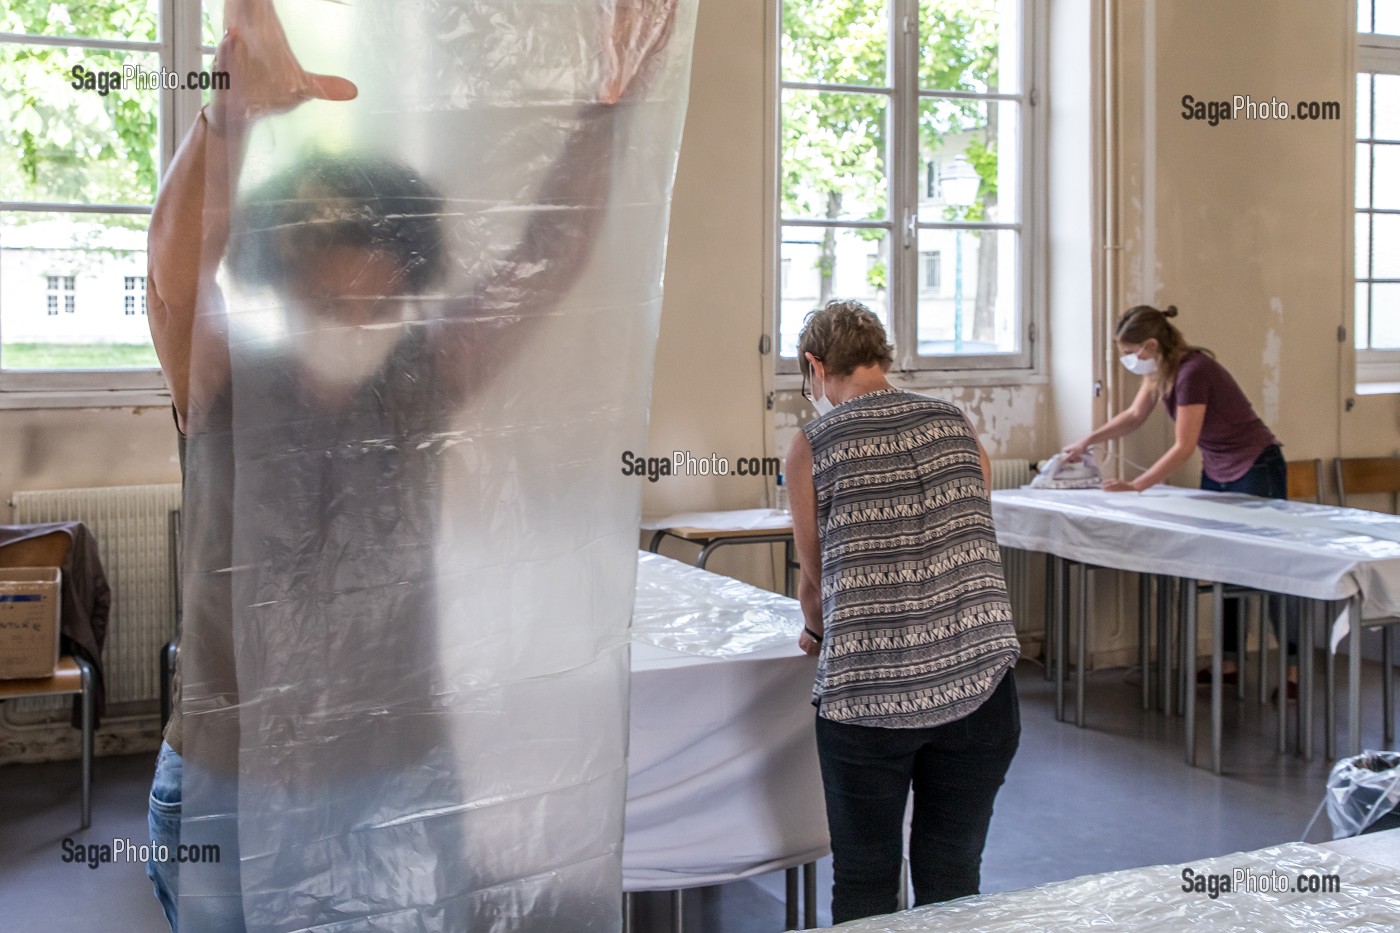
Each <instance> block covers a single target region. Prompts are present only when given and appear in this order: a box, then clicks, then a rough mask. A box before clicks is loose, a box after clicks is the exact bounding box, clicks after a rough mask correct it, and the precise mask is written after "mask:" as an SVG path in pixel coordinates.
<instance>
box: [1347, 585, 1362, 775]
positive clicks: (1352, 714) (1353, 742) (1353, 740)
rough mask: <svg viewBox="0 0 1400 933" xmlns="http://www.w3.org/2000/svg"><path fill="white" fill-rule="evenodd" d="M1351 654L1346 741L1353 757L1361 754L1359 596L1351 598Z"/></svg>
mask: <svg viewBox="0 0 1400 933" xmlns="http://www.w3.org/2000/svg"><path fill="white" fill-rule="evenodd" d="M1349 611H1350V613H1351V638H1350V643H1351V644H1350V650H1351V654H1350V655H1348V656H1347V661H1348V666H1349V667H1350V669H1351V670H1350V675H1349V676H1348V678H1347V726H1348V728H1349V729H1350V730H1351V733H1350V735H1349V736H1348V737H1347V741H1348V743H1349V744H1350V746H1351V754H1352V755H1353V756H1355V755H1359V754H1361V594H1360V593H1358V594H1357V595H1355V596H1353V597H1352V598H1351V605H1350V607H1349Z"/></svg>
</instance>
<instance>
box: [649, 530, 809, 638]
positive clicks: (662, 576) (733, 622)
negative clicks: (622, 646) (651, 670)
mask: <svg viewBox="0 0 1400 933" xmlns="http://www.w3.org/2000/svg"><path fill="white" fill-rule="evenodd" d="M801 633H802V610H801V608H800V607H799V606H798V604H797V600H795V599H792V598H790V597H787V596H780V595H778V594H777V593H770V592H768V591H767V590H760V589H759V588H757V587H755V586H750V585H749V584H747V583H743V582H741V581H739V580H734V579H731V578H729V577H722V576H719V575H717V574H713V573H709V572H708V571H705V570H700V569H698V568H696V567H691V566H689V565H687V564H683V563H681V562H680V561H677V560H672V559H671V558H669V557H662V556H661V555H660V554H650V553H647V552H642V553H641V554H640V555H639V557H638V559H637V602H636V605H635V606H634V607H633V609H632V637H633V638H635V639H636V640H638V641H644V642H646V643H648V644H651V645H656V646H657V647H658V648H669V649H671V650H672V651H684V652H686V653H687V654H698V655H705V656H709V657H719V658H725V657H735V656H738V655H743V654H751V653H753V652H755V651H760V650H762V649H764V648H771V647H774V646H776V645H784V644H793V643H795V642H796V641H797V636H798V635H800V634H801Z"/></svg>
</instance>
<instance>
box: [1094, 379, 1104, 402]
mask: <svg viewBox="0 0 1400 933" xmlns="http://www.w3.org/2000/svg"><path fill="white" fill-rule="evenodd" d="M1094 398H1103V380H1102V379H1095V380H1094Z"/></svg>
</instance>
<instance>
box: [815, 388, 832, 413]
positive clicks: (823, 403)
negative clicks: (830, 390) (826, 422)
mask: <svg viewBox="0 0 1400 933" xmlns="http://www.w3.org/2000/svg"><path fill="white" fill-rule="evenodd" d="M812 407H813V408H815V409H816V410H817V415H818V416H821V415H824V414H826V413H827V412H829V411H831V410H832V409H833V408H835V407H836V406H835V405H833V404H831V402H829V401H827V398H826V393H825V392H823V393H822V394H821V395H814V396H812Z"/></svg>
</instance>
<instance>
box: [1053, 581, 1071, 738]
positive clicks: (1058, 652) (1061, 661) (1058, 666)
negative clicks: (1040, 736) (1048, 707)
mask: <svg viewBox="0 0 1400 933" xmlns="http://www.w3.org/2000/svg"><path fill="white" fill-rule="evenodd" d="M1051 560H1053V561H1054V562H1055V618H1054V620H1053V622H1054V626H1055V631H1054V656H1055V674H1054V677H1055V721H1056V722H1064V721H1065V653H1066V652H1065V618H1064V617H1065V603H1066V601H1067V600H1068V599H1069V593H1068V592H1067V591H1068V590H1069V566H1068V565H1067V564H1066V563H1065V559H1064V558H1063V557H1059V556H1055V557H1052V558H1051Z"/></svg>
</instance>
